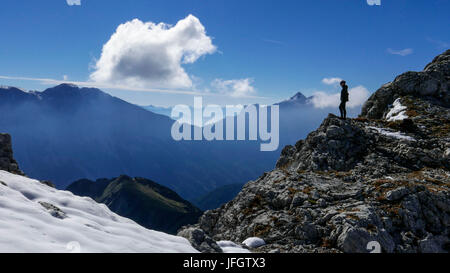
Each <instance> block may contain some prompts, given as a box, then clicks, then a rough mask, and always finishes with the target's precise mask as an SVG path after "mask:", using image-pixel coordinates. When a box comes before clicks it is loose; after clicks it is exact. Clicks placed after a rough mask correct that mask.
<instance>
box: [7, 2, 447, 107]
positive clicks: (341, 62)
mask: <svg viewBox="0 0 450 273" xmlns="http://www.w3.org/2000/svg"><path fill="white" fill-rule="evenodd" d="M449 10H450V1H448V0H427V1H410V0H381V5H380V6H369V5H368V4H367V1H366V0H347V1H335V0H328V1H325V0H308V1H301V0H292V1H287V0H273V1H272V0H271V1H269V0H267V1H264V0H258V1H256V0H195V1H194V0H178V1H172V0H163V1H159V0H152V1H149V0H133V1H123V0H108V1H106V0H105V1H102V0H78V1H77V0H45V1H36V0H28V1H26V0H2V3H1V8H0V26H1V28H0V35H1V42H0V76H1V77H0V84H2V85H13V86H18V87H23V88H26V89H33V90H43V89H45V88H47V87H49V86H50V85H55V84H57V83H58V82H59V81H71V82H76V83H78V84H80V85H89V86H98V87H101V88H102V89H103V90H105V91H107V92H109V93H111V94H113V95H115V96H118V97H120V98H122V99H125V100H127V101H130V102H132V103H136V104H140V105H148V104H154V105H175V104H179V103H187V104H192V103H193V98H192V96H193V95H203V96H204V101H205V102H206V103H217V104H226V103H228V104H238V103H243V104H244V103H250V102H252V103H253V102H258V103H263V104H267V103H273V102H276V101H280V100H282V99H284V98H287V97H290V96H291V95H293V94H294V93H296V92H298V91H301V92H303V93H304V94H305V95H312V94H314V93H317V92H320V93H319V94H320V96H321V97H320V98H323V101H325V104H326V101H327V100H329V99H333V98H335V95H334V94H335V93H337V92H338V91H339V90H338V87H337V85H336V82H337V81H338V80H339V79H342V78H343V79H346V80H347V81H348V83H349V85H350V88H354V89H353V90H354V92H355V94H356V92H358V95H357V96H356V95H355V96H354V97H355V98H356V97H358V99H360V100H361V101H362V100H363V99H364V96H365V95H368V94H369V93H371V92H374V91H375V90H376V89H377V88H378V87H380V85H382V84H384V83H386V82H388V81H391V80H393V78H394V77H395V76H396V75H398V74H400V73H402V72H405V71H407V70H422V69H423V67H424V66H425V64H426V63H428V62H429V61H431V59H432V58H433V57H434V56H435V55H437V54H439V53H441V52H443V51H444V50H445V49H448V48H450V29H449V26H450V16H448V11H449ZM19 78H27V80H24V79H19ZM33 79H34V80H33ZM42 79H48V80H45V81H44V80H42ZM366 93H367V94H366Z"/></svg>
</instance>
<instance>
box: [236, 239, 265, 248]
mask: <svg viewBox="0 0 450 273" xmlns="http://www.w3.org/2000/svg"><path fill="white" fill-rule="evenodd" d="M242 243H243V244H244V245H246V246H248V247H250V248H258V247H260V246H263V245H265V244H266V242H265V241H264V240H263V239H261V238H258V237H250V238H248V239H246V240H245V241H243V242H242Z"/></svg>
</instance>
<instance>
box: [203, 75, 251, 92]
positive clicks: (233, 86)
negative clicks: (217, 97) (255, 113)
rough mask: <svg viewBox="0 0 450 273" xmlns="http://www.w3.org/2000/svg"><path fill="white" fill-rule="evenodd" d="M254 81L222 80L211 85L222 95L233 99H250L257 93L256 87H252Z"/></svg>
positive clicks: (217, 80)
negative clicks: (249, 97)
mask: <svg viewBox="0 0 450 273" xmlns="http://www.w3.org/2000/svg"><path fill="white" fill-rule="evenodd" d="M253 82H254V80H253V79H250V78H247V79H238V80H222V79H215V80H214V81H213V82H212V83H211V85H212V87H213V88H215V89H216V90H217V91H219V92H220V93H222V94H228V95H230V96H232V97H248V96H252V95H253V94H255V93H256V89H255V87H253V86H252V84H253Z"/></svg>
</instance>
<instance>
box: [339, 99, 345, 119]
mask: <svg viewBox="0 0 450 273" xmlns="http://www.w3.org/2000/svg"><path fill="white" fill-rule="evenodd" d="M342 104H343V102H341V104H340V105H339V112H341V118H344V109H343V107H342V106H343V105H342Z"/></svg>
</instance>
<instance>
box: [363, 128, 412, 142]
mask: <svg viewBox="0 0 450 273" xmlns="http://www.w3.org/2000/svg"><path fill="white" fill-rule="evenodd" d="M367 128H369V129H372V130H375V131H377V132H378V133H379V134H381V135H385V136H387V137H393V138H397V139H404V140H408V141H416V140H415V139H414V138H413V137H410V136H407V135H405V134H402V133H400V132H391V131H388V130H386V129H382V128H377V127H373V126H368V127H367Z"/></svg>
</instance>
